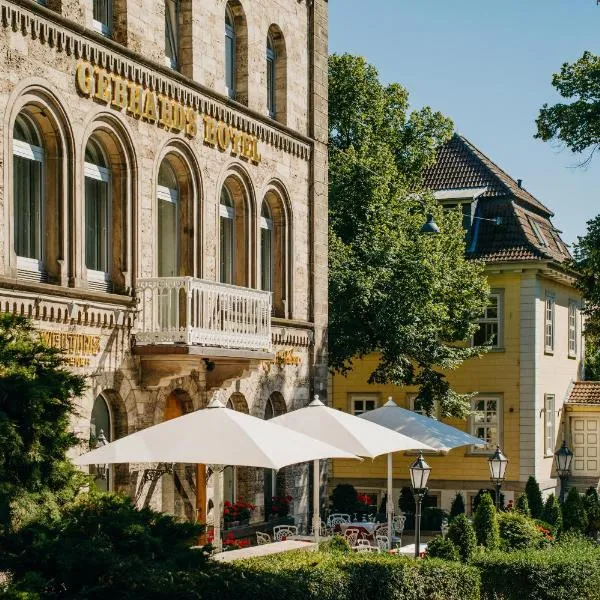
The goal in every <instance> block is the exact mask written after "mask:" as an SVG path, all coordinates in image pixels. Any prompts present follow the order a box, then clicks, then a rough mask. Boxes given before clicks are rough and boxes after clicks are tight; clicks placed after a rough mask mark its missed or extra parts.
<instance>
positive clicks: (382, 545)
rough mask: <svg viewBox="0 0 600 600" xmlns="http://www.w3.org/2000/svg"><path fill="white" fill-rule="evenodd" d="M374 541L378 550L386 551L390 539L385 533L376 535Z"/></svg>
mask: <svg viewBox="0 0 600 600" xmlns="http://www.w3.org/2000/svg"><path fill="white" fill-rule="evenodd" d="M375 543H376V544H377V548H378V549H379V552H387V551H388V548H389V543H390V540H389V538H388V536H387V535H376V536H375Z"/></svg>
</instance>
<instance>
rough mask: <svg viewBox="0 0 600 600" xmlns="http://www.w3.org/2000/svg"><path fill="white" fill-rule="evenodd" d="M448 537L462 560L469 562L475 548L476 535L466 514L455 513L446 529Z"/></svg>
mask: <svg viewBox="0 0 600 600" xmlns="http://www.w3.org/2000/svg"><path fill="white" fill-rule="evenodd" d="M448 539H449V540H450V541H451V542H452V543H453V544H454V545H455V546H456V549H457V550H458V555H459V557H460V560H461V561H462V562H469V561H470V560H471V558H472V557H473V555H474V554H475V551H476V550H477V536H476V534H475V529H473V525H472V524H471V521H469V519H468V518H467V516H466V515H464V514H463V515H457V516H456V517H454V519H452V522H451V523H450V528H449V529H448Z"/></svg>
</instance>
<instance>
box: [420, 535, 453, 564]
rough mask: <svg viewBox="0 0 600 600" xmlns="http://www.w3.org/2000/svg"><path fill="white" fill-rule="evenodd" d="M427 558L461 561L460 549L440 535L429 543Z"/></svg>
mask: <svg viewBox="0 0 600 600" xmlns="http://www.w3.org/2000/svg"><path fill="white" fill-rule="evenodd" d="M425 556H426V558H442V559H444V560H459V556H458V549H457V548H456V546H455V545H454V544H453V543H452V541H451V540H450V539H448V538H445V537H442V536H441V535H438V536H437V537H434V538H433V539H432V540H430V541H429V542H427V554H426V555H425Z"/></svg>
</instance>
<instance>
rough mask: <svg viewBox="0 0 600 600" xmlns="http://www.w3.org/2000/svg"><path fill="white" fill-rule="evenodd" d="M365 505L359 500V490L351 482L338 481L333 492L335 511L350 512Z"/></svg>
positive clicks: (332, 505) (332, 502)
mask: <svg viewBox="0 0 600 600" xmlns="http://www.w3.org/2000/svg"><path fill="white" fill-rule="evenodd" d="M359 506H361V507H362V506H363V504H362V503H359V501H358V492H357V491H356V488H355V487H354V486H353V485H351V484H350V483H338V485H336V486H335V488H334V490H333V492H332V494H331V509H332V511H333V512H339V513H349V514H352V513H353V512H355V511H357V510H358V507H359Z"/></svg>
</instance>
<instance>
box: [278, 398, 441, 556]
mask: <svg viewBox="0 0 600 600" xmlns="http://www.w3.org/2000/svg"><path fill="white" fill-rule="evenodd" d="M270 422H271V423H278V424H280V425H284V426H285V427H289V428H290V429H291V430H293V431H296V432H300V433H304V434H306V435H310V436H311V437H315V438H317V439H318V440H321V441H323V442H327V443H329V444H333V445H334V446H336V447H337V448H342V449H343V450H346V451H347V452H350V453H352V454H356V455H357V456H365V457H369V458H375V457H376V456H379V455H381V454H387V506H386V512H387V522H388V537H389V543H390V547H391V540H392V516H393V512H394V502H393V500H392V452H398V451H400V450H433V447H432V446H430V445H428V444H426V443H424V442H420V441H418V440H415V439H413V438H411V437H408V436H406V435H404V434H401V433H397V432H393V431H391V430H389V429H387V428H385V427H381V426H380V425H377V424H375V423H369V422H368V421H365V420H364V419H359V418H358V417H355V416H354V415H350V414H348V413H345V412H342V411H341V410H336V409H333V408H329V407H328V406H325V405H324V404H323V403H322V402H321V401H320V400H319V397H318V396H315V399H314V400H313V401H312V402H311V403H310V404H309V405H308V406H305V407H304V408H300V409H298V410H293V411H291V412H289V413H285V414H283V415H279V416H278V417H275V418H274V419H271V421H270ZM313 474H314V482H315V483H314V489H313V528H314V531H315V537H317V538H318V532H319V525H320V523H321V517H320V514H319V484H318V482H319V461H318V459H315V460H314V462H313Z"/></svg>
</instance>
